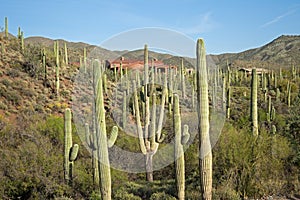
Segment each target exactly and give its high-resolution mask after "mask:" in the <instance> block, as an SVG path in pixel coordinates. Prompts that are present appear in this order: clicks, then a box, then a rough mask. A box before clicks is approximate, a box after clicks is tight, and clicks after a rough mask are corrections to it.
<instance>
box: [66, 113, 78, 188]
mask: <svg viewBox="0 0 300 200" xmlns="http://www.w3.org/2000/svg"><path fill="white" fill-rule="evenodd" d="M71 120H72V114H71V110H70V109H69V108H67V109H66V110H65V142H64V176H65V181H66V182H67V183H68V184H70V183H72V177H73V165H74V160H76V157H77V154H78V149H79V146H78V144H74V145H73V142H72V124H71Z"/></svg>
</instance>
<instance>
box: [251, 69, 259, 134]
mask: <svg viewBox="0 0 300 200" xmlns="http://www.w3.org/2000/svg"><path fill="white" fill-rule="evenodd" d="M250 112H251V120H252V131H253V135H254V136H257V135H258V118H257V74H256V69H252V80H251V107H250Z"/></svg>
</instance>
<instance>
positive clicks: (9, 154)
mask: <svg viewBox="0 0 300 200" xmlns="http://www.w3.org/2000/svg"><path fill="white" fill-rule="evenodd" d="M281 40H282V39H280V41H281ZM64 43H65V41H63V40H59V44H60V45H59V48H58V52H59V53H58V55H59V56H58V57H59V59H58V62H59V66H60V68H59V69H60V71H59V78H60V87H59V93H58V94H57V93H56V85H55V84H56V81H55V80H56V71H55V70H56V55H57V52H56V51H55V52H54V50H53V46H54V40H51V39H47V38H40V37H35V38H29V39H27V40H26V46H25V50H22V49H21V47H20V41H19V40H18V39H16V38H15V37H10V38H9V39H5V38H3V37H1V36H0V44H1V52H0V53H1V54H0V156H1V158H2V159H1V162H0V195H2V196H0V199H4V200H9V199H56V200H59V199H70V200H71V199H95V200H96V199H97V200H99V199H101V198H100V197H99V185H97V184H95V182H94V180H93V174H94V173H95V170H94V168H93V164H95V162H94V161H93V160H92V159H91V154H89V152H88V151H87V149H90V148H94V147H91V146H89V147H88V145H87V143H88V141H87V140H86V137H83V136H85V133H86V132H85V131H83V130H82V129H80V128H79V127H80V126H78V122H79V121H76V119H75V118H76V116H77V120H78V118H79V119H89V117H90V118H92V116H91V115H92V114H93V112H91V110H92V109H90V108H91V107H92V106H91V105H93V104H92V101H93V100H94V96H93V87H92V83H93V81H92V80H93V78H92V77H93V73H90V72H91V71H84V67H83V64H82V63H81V64H80V63H79V61H80V60H82V59H83V58H84V56H83V48H87V53H88V57H93V58H107V57H109V56H110V57H114V56H120V54H122V53H123V55H124V56H125V57H127V58H129V59H140V60H143V57H144V55H143V50H137V51H133V52H111V51H109V50H105V49H102V48H100V47H99V48H98V47H95V46H92V45H88V44H84V43H69V42H66V44H67V47H68V58H69V64H68V65H67V64H66V61H65V56H66V53H65V52H64ZM292 43H293V42H292ZM279 44H280V45H281V42H279ZM286 44H290V43H289V42H287V43H284V45H286ZM69 45H70V46H69ZM278 46H279V45H278ZM275 47H276V46H275ZM275 47H274V48H275ZM265 48H266V47H265ZM293 48H294V46H293ZM293 48H291V49H293ZM266 49H267V48H266ZM262 51H263V50H261V51H258V50H249V52H250V53H247V55H248V57H247V56H246V54H245V55H244V57H245V60H243V62H244V63H247V62H249V63H250V64H253V61H252V60H251V59H252V57H253V58H254V56H255V55H257V54H259V53H257V54H256V53H255V52H262ZM42 52H43V53H42ZM251 52H252V53H251ZM284 52H285V51H284ZM124 53H125V54H124ZM43 54H45V55H46V60H45V65H46V70H45V69H44V68H43V65H42V63H43V62H42V56H43ZM222 56H224V57H222ZM234 56H237V54H236V55H233V54H227V55H221V56H220V57H219V59H220V60H218V62H219V64H220V65H221V64H222V63H223V62H225V63H226V60H227V57H232V59H233V57H234ZM149 58H150V59H151V58H158V59H160V60H162V61H164V62H166V63H170V64H173V63H174V64H179V63H180V61H181V58H180V57H175V56H172V55H169V54H161V53H157V52H149ZM239 58H242V57H239ZM237 59H238V57H237ZM247 59H249V60H247ZM270 59H271V57H270ZM186 60H190V61H191V62H194V61H195V59H190V58H186ZM228 60H229V59H228ZM233 61H234V60H233ZM229 62H230V64H231V66H234V65H235V64H239V63H242V61H240V60H236V61H234V62H231V60H229ZM90 63H92V62H90V60H87V64H88V65H87V66H89V67H91V65H89V64H90ZM149 63H150V61H149ZM187 65H188V63H185V66H187ZM278 65H279V64H278ZM280 66H281V65H280ZM270 67H274V66H273V65H271V66H270ZM275 67H276V66H275ZM283 67H284V66H283ZM89 69H91V68H89ZM45 71H46V72H45ZM45 73H46V74H47V76H46V77H45ZM227 73H229V72H225V73H224V74H223V72H221V71H220V72H219V73H215V74H214V75H213V76H211V77H210V78H209V91H208V93H209V100H210V102H209V103H210V119H211V121H210V123H211V124H210V126H211V132H210V134H211V133H212V134H211V135H210V139H211V141H214V143H213V145H215V146H214V149H213V160H212V165H213V172H212V173H213V186H212V187H213V191H212V193H213V197H214V198H213V199H215V200H220V199H226V200H227V199H237V200H240V199H252V198H253V199H270V198H272V199H274V200H287V199H297V198H296V197H295V196H296V194H299V193H300V177H299V174H300V173H299V169H300V168H299V166H300V153H299V146H300V137H299V134H298V133H299V131H300V123H299V122H300V117H299V116H300V115H299V113H300V107H299V102H300V96H299V88H300V73H299V68H298V67H296V68H295V69H294V68H293V69H292V68H287V69H283V70H282V74H279V72H278V73H277V72H275V74H273V73H272V74H270V75H267V76H264V77H263V78H264V79H262V78H260V77H262V76H259V78H258V83H259V84H257V87H258V88H257V91H258V94H257V110H258V123H259V136H258V137H253V133H252V124H251V122H250V120H249V119H250V114H249V113H250V106H249V105H250V99H251V96H250V94H251V91H250V90H251V87H250V86H251V76H250V75H249V74H245V73H241V72H239V71H238V70H235V69H233V70H232V71H231V73H232V74H227ZM78 74H79V76H77V75H78ZM105 74H106V78H107V82H106V83H107V84H105V86H103V88H104V91H105V89H106V90H107V91H106V92H105V94H104V106H105V109H106V114H105V116H106V127H107V131H108V136H111V133H110V130H111V129H112V127H113V126H114V125H118V127H119V133H118V136H117V140H116V143H115V146H117V147H119V148H120V149H123V150H126V151H128V152H134V153H136V152H138V153H140V156H141V157H137V158H138V159H139V162H142V163H144V156H143V155H142V153H141V152H140V150H141V148H140V144H139V138H138V137H136V132H134V131H131V129H130V132H129V131H128V130H126V129H124V127H123V126H125V125H126V126H127V128H128V127H129V128H131V127H136V125H135V117H134V114H133V113H134V112H136V111H135V110H134V108H133V106H134V103H133V100H132V98H131V97H130V96H129V98H128V99H126V98H124V96H123V95H124V94H126V93H124V91H125V90H126V92H127V90H130V89H131V88H130V84H131V81H132V80H134V79H137V74H135V73H131V72H130V71H129V72H128V74H126V75H123V77H122V75H121V73H117V74H114V73H113V71H109V70H107V71H105ZM169 74H170V77H168V79H169V78H170V83H172V85H173V86H172V89H170V90H169V91H171V92H170V93H168V95H171V94H173V92H176V93H177V94H179V95H180V98H179V101H180V102H181V103H180V115H181V116H182V117H181V118H182V119H181V123H182V124H184V125H185V124H187V125H189V134H190V136H192V138H193V139H195V140H193V139H192V140H189V143H188V144H189V145H190V146H189V148H187V147H186V146H185V148H187V149H186V152H185V154H184V156H185V157H184V162H185V163H184V164H185V177H186V179H185V184H186V199H192V200H193V199H199V196H200V181H199V180H200V170H199V159H198V158H199V154H198V148H199V144H198V143H199V140H198V136H197V133H196V130H197V127H198V121H197V117H196V115H197V114H196V112H195V107H196V106H195V105H193V104H194V103H196V101H197V100H196V99H197V97H196V93H197V92H195V91H194V89H193V86H194V85H195V79H194V77H195V76H194V74H186V75H182V76H179V75H180V73H177V75H174V74H175V73H174V74H173V73H169ZM172 74H173V75H174V76H173V77H171V75H172ZM163 75H164V74H158V76H155V77H154V76H151V79H152V78H153V77H154V78H156V79H157V81H158V82H159V81H160V84H158V85H156V86H155V87H154V88H151V89H153V90H154V91H156V92H155V94H156V95H157V100H158V101H159V102H162V101H161V99H160V98H161V97H162V96H163V95H162V91H163V90H161V85H162V76H163ZM128 77H129V78H128ZM141 77H142V76H140V77H139V78H140V79H139V80H140V82H141ZM182 77H184V78H182ZM223 78H224V80H225V81H223ZM166 80H167V79H166ZM182 80H184V84H183V82H182ZM168 81H169V80H168ZM103 82H105V81H104V79H103ZM224 83H225V85H226V88H225V89H226V92H225V90H223V88H222V87H223V86H224V85H223V84H224ZM183 85H185V86H183ZM229 86H230V87H229ZM127 87H128V88H127ZM170 87H171V86H170ZM183 88H185V94H184V92H182V91H183V90H184V89H183ZM150 91H151V90H150ZM128 93H129V92H128ZM149 93H150V95H151V92H149ZM225 93H226V94H225ZM138 94H139V96H140V98H141V101H142V96H143V93H142V90H141V91H140V92H139V93H138ZM224 96H228V99H230V101H227V100H225V101H224ZM152 97H153V96H152ZM124 99H126V101H127V104H128V109H127V107H126V109H127V112H126V114H127V116H126V115H125V118H126V117H127V118H126V120H127V123H126V124H125V125H124V124H123V123H122V124H121V122H123V121H118V120H123V116H124V115H123V112H124V111H123V106H122V104H124ZM171 99H172V97H171V96H169V98H166V103H167V106H166V108H165V111H166V113H165V122H164V124H163V129H162V133H163V134H164V135H165V136H166V137H165V140H164V141H162V142H161V143H160V144H159V145H160V146H159V147H158V148H159V149H158V152H159V151H160V150H161V149H164V148H165V147H167V146H168V145H170V147H172V148H170V149H173V143H172V141H173V139H174V134H175V133H174V126H173V125H174V124H173V116H172V114H171V113H172V100H171ZM154 100H156V99H154V98H153V99H152V102H153V101H154ZM193 100H195V101H193ZM224 103H226V105H225V104H224ZM150 104H151V103H150ZM157 104H159V103H157ZM142 105H143V102H142V103H141V106H142ZM144 105H145V104H144ZM151 106H152V105H151ZM225 107H226V109H227V113H228V114H227V115H228V117H227V118H226V120H225V112H224V110H221V108H222V109H225ZM65 108H72V113H73V121H72V122H73V126H72V133H73V136H72V137H73V142H74V143H76V144H78V145H79V146H80V147H79V155H78V158H77V159H76V160H75V161H74V177H73V178H74V179H73V183H72V184H67V183H66V182H65V180H64V167H63V161H64V158H63V152H64V118H63V112H64V110H65ZM173 108H174V107H173ZM76 109H78V110H76ZM219 109H220V110H219ZM169 111H171V112H169ZM211 111H212V112H211ZM216 111H217V112H216ZM221 111H222V112H221ZM76 112H77V113H76ZM141 112H143V111H142V109H141ZM219 112H220V113H219ZM152 113H153V111H152ZM81 114H82V115H81ZM114 114H115V115H114ZM219 114H221V115H222V117H223V118H222V119H220V118H217V117H218V115H219ZM78 116H79V117H78ZM153 116H154V115H153ZM153 116H152V117H153ZM81 117H82V118H81ZM216 119H217V120H216ZM87 121H89V122H90V121H92V120H83V121H82V122H83V123H85V122H87ZM153 121H154V120H153ZM224 121H225V123H224V124H223V123H222V122H224ZM92 126H93V125H92ZM151 127H152V125H151ZM154 127H155V126H154ZM81 128H82V127H81ZM218 128H223V129H222V130H218ZM124 130H125V131H124ZM132 130H134V129H132ZM127 131H128V132H127ZM132 133H133V134H132ZM220 133H222V134H220ZM130 134H132V135H134V136H135V137H131V136H132V135H130ZM219 136H220V137H219ZM79 137H81V138H79ZM83 138H84V139H83ZM170 149H169V150H170ZM113 153H115V154H113ZM119 153H120V152H119V151H116V152H114V151H110V159H111V160H112V159H113V158H114V159H116V160H118V161H120V162H121V163H120V164H125V165H126V166H127V165H129V164H133V165H134V166H136V165H137V162H135V161H136V158H134V156H132V157H131V156H127V157H125V156H126V155H128V154H125V156H123V157H122V155H121V154H119ZM156 156H157V157H156ZM173 156H174V152H172V151H171V150H170V151H165V152H162V154H158V155H155V156H154V157H153V160H155V162H158V163H159V162H163V161H164V159H166V158H167V157H168V158H172V159H171V160H172V163H171V164H169V165H168V166H166V167H162V168H159V169H158V170H156V171H154V172H153V177H154V181H153V182H147V181H145V178H146V174H145V173H144V171H142V172H141V173H129V172H128V171H126V170H125V171H124V170H117V169H119V168H117V169H113V168H112V171H111V180H112V191H113V192H112V195H113V199H117V200H118V199H120V200H125V199H135V200H141V199H146V200H154V199H170V200H174V199H176V197H177V194H176V181H175V174H176V173H175V165H174V162H173V161H174V160H173V158H174V157H173ZM129 166H130V165H129ZM130 172H131V171H130ZM98 177H99V176H98Z"/></svg>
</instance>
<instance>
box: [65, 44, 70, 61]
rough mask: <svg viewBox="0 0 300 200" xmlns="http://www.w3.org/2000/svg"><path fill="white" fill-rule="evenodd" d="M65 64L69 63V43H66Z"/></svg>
mask: <svg viewBox="0 0 300 200" xmlns="http://www.w3.org/2000/svg"><path fill="white" fill-rule="evenodd" d="M65 64H66V65H69V58H68V48H67V43H65Z"/></svg>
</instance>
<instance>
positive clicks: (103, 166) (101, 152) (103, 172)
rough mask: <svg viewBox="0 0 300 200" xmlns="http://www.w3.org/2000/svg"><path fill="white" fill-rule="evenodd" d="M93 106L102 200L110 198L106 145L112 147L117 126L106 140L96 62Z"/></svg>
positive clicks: (98, 67)
mask: <svg viewBox="0 0 300 200" xmlns="http://www.w3.org/2000/svg"><path fill="white" fill-rule="evenodd" d="M93 71H94V73H93V74H94V77H93V82H94V98H95V100H94V108H95V111H94V113H95V128H96V138H97V150H98V151H97V156H98V159H99V172H100V190H101V196H102V199H103V200H111V175H110V163H109V157H108V147H112V146H113V145H114V143H115V141H116V139H117V135H118V128H117V127H116V126H114V127H113V129H112V132H111V137H110V139H109V140H107V134H106V123H105V109H104V98H103V81H102V72H101V71H100V66H99V63H98V62H95V63H94V66H93Z"/></svg>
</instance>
